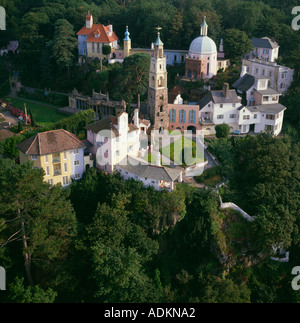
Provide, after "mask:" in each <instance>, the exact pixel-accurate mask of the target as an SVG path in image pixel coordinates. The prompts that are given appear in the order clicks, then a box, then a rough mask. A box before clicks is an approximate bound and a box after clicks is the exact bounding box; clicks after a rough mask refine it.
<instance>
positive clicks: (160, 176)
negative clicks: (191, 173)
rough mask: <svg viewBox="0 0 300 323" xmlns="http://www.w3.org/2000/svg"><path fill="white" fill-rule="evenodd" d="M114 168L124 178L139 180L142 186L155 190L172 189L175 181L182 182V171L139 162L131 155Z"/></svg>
mask: <svg viewBox="0 0 300 323" xmlns="http://www.w3.org/2000/svg"><path fill="white" fill-rule="evenodd" d="M116 170H117V171H118V172H119V173H120V174H121V176H122V177H123V178H124V179H125V180H128V179H131V178H132V179H135V180H137V181H141V182H142V183H143V184H144V186H152V187H154V188H155V189H156V190H163V189H166V190H168V191H173V190H174V188H175V182H182V171H179V170H177V169H172V168H169V167H161V166H156V165H149V164H147V163H146V162H144V163H141V161H140V160H136V159H134V158H131V157H127V158H125V160H123V161H122V162H121V163H120V164H119V165H117V166H116Z"/></svg>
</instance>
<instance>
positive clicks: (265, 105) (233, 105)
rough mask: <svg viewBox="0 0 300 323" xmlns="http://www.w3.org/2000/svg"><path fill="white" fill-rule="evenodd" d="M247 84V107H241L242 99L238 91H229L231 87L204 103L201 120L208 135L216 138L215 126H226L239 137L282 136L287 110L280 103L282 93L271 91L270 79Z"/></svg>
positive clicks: (201, 109) (212, 95) (205, 99)
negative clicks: (240, 135) (243, 135)
mask: <svg viewBox="0 0 300 323" xmlns="http://www.w3.org/2000/svg"><path fill="white" fill-rule="evenodd" d="M245 80H246V81H247V82H248V83H247V87H246V88H247V91H246V93H247V101H248V103H249V104H248V105H247V106H243V105H242V104H241V98H240V97H239V96H237V94H236V93H235V91H233V90H229V86H228V84H225V85H224V89H223V90H222V91H210V92H209V93H208V94H207V95H206V96H205V97H204V98H203V99H202V100H201V101H200V119H201V123H202V127H203V130H204V134H205V135H210V134H215V129H214V127H215V125H218V124H222V123H226V124H228V125H229V126H230V132H231V133H235V134H246V133H248V132H253V133H260V132H270V133H272V134H273V135H274V136H277V135H279V134H280V132H281V130H282V124H283V116H284V111H285V110H286V107H284V106H283V105H282V104H280V103H279V97H280V93H278V92H276V91H274V90H273V89H271V88H269V87H268V80H267V79H264V78H257V79H254V80H252V78H250V77H248V78H247V79H246V78H245ZM246 81H245V82H244V83H246ZM244 83H243V85H245V84H244Z"/></svg>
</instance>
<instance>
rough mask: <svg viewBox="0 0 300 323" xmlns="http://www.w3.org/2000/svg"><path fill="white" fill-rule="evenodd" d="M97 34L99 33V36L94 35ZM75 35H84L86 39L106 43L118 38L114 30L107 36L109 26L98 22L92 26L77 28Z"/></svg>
mask: <svg viewBox="0 0 300 323" xmlns="http://www.w3.org/2000/svg"><path fill="white" fill-rule="evenodd" d="M97 34H98V35H99V34H100V36H99V37H96V35H97ZM77 35H86V36H87V39H86V41H87V42H93V43H96V42H99V43H106V44H108V43H112V42H114V41H116V40H118V37H117V35H116V34H115V33H114V32H113V33H112V35H111V36H109V26H104V25H99V24H93V25H92V28H86V26H84V27H82V28H81V29H80V30H79V32H78V33H77Z"/></svg>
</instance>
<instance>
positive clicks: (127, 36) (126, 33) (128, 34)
mask: <svg viewBox="0 0 300 323" xmlns="http://www.w3.org/2000/svg"><path fill="white" fill-rule="evenodd" d="M129 36H130V32H129V31H128V26H126V31H125V38H124V40H125V41H129V40H131V39H130V37H129Z"/></svg>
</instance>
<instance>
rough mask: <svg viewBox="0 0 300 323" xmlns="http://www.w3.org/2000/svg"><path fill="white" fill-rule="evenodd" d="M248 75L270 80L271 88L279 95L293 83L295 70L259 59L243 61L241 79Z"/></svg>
mask: <svg viewBox="0 0 300 323" xmlns="http://www.w3.org/2000/svg"><path fill="white" fill-rule="evenodd" d="M245 73H248V74H250V75H252V76H254V77H266V78H268V79H269V85H268V86H269V87H271V88H272V89H274V90H275V91H277V92H279V93H284V92H286V91H287V90H288V88H289V87H290V85H291V83H292V82H293V77H294V70H293V69H291V68H289V67H285V66H281V65H278V64H277V63H272V62H268V61H263V60H259V59H249V60H245V59H244V60H243V64H242V72H241V77H242V76H243V75H244V74H245Z"/></svg>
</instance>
